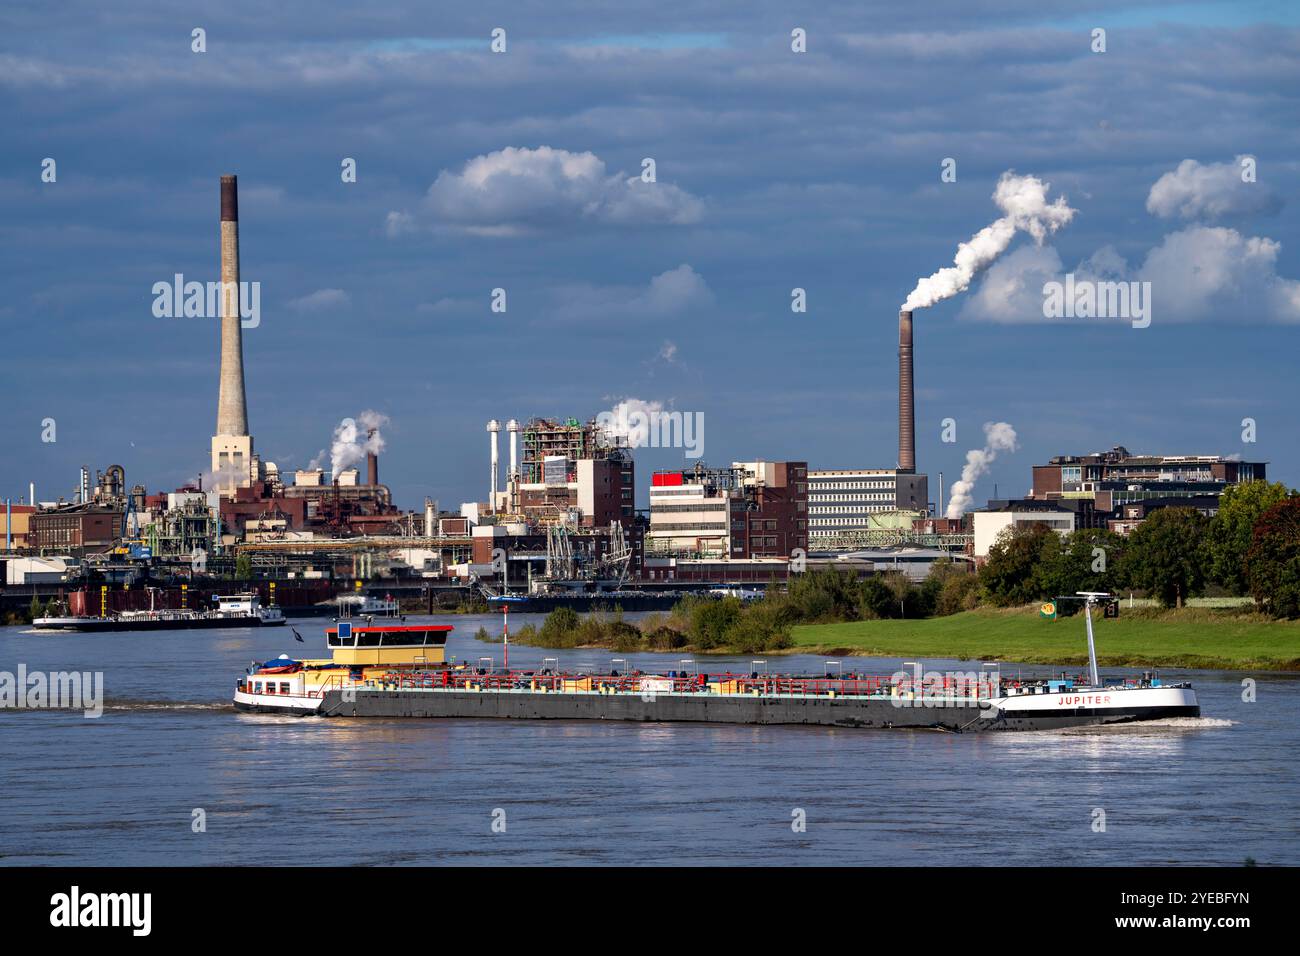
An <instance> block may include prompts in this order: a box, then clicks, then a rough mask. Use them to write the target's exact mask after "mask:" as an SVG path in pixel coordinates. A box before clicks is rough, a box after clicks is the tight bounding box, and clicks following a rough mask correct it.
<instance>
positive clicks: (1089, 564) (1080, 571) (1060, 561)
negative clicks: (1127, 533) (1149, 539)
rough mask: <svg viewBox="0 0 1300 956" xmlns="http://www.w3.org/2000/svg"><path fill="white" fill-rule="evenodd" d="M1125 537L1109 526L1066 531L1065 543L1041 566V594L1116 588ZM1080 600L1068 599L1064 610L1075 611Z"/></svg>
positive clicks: (1073, 592) (1063, 607)
mask: <svg viewBox="0 0 1300 956" xmlns="http://www.w3.org/2000/svg"><path fill="white" fill-rule="evenodd" d="M1127 543H1128V542H1126V541H1125V540H1124V538H1123V537H1121V536H1120V535H1118V534H1116V533H1115V532H1113V531H1108V530H1107V529H1105V528H1079V529H1078V530H1077V531H1073V532H1071V533H1070V534H1068V535H1066V537H1065V540H1064V541H1063V542H1062V543H1061V547H1060V549H1059V550H1057V551H1056V552H1055V553H1051V554H1049V555H1048V556H1047V559H1046V560H1045V561H1044V563H1043V564H1042V566H1041V567H1040V568H1039V569H1038V581H1039V585H1040V587H1041V588H1042V593H1041V594H1040V595H1039V596H1040V597H1044V598H1050V597H1059V596H1061V595H1069V594H1075V593H1077V592H1079V591H1114V590H1115V589H1116V588H1117V587H1118V586H1119V571H1120V568H1121V567H1122V562H1123V555H1124V550H1125V546H1126V545H1127ZM1078 606H1079V605H1078V604H1077V602H1072V601H1067V602H1066V603H1065V604H1063V605H1062V606H1061V608H1060V611H1061V612H1062V613H1067V614H1068V613H1073V612H1074V611H1076V610H1077V609H1078Z"/></svg>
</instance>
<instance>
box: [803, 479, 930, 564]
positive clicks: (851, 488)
mask: <svg viewBox="0 0 1300 956" xmlns="http://www.w3.org/2000/svg"><path fill="white" fill-rule="evenodd" d="M929 492H930V489H929V479H928V478H927V477H926V476H925V475H918V474H915V473H913V472H906V471H902V470H900V469H897V468H846V469H813V470H812V471H809V472H808V538H809V540H810V542H811V543H812V545H813V547H816V545H817V541H818V539H826V538H835V537H839V536H842V535H845V534H850V533H852V532H855V531H865V530H868V529H869V528H871V527H873V526H874V525H875V521H874V520H873V518H872V517H871V516H872V515H878V514H880V513H882V512H889V511H910V512H917V513H922V514H926V513H928V512H929V507H930V506H929Z"/></svg>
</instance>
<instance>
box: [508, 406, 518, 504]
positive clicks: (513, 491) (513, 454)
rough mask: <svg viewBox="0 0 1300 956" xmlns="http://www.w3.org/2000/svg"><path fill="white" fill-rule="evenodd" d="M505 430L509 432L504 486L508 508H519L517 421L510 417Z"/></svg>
mask: <svg viewBox="0 0 1300 956" xmlns="http://www.w3.org/2000/svg"><path fill="white" fill-rule="evenodd" d="M506 431H508V432H509V433H510V470H509V471H508V472H506V488H507V490H508V491H509V492H510V510H511V511H517V510H518V508H519V505H518V502H517V501H516V497H517V496H518V494H519V490H518V489H519V432H520V431H521V429H520V427H519V422H517V421H515V419H513V418H512V419H510V421H508V422H506Z"/></svg>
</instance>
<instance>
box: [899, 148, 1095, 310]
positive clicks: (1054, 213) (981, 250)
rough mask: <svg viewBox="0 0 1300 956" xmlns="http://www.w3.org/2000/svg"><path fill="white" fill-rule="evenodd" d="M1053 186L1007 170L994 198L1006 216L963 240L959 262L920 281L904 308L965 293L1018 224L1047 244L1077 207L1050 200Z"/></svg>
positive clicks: (1062, 199)
mask: <svg viewBox="0 0 1300 956" xmlns="http://www.w3.org/2000/svg"><path fill="white" fill-rule="evenodd" d="M1050 188H1051V183H1045V182H1043V181H1042V180H1041V179H1039V178H1037V177H1036V176H1017V175H1016V174H1015V172H1014V171H1012V170H1007V171H1006V172H1005V173H1003V174H1002V178H1001V179H999V180H998V188H997V189H995V190H994V191H993V201H994V202H995V203H997V205H998V208H999V209H1001V210H1002V212H1003V213H1004V215H1003V216H1002V218H1001V219H998V220H995V221H994V222H993V223H991V224H990V225H987V226H985V227H984V228H983V229H981V230H980V231H979V232H977V233H975V235H974V236H972V237H971V239H970V241H969V242H963V243H961V244H960V245H958V246H957V255H956V256H954V257H953V262H954V263H955V265H952V266H949V267H948V268H946V269H940V270H939V271H938V272H936V273H935V274H934V275H932V276H929V277H928V278H924V279H921V280H919V281H918V282H917V283H916V288H915V289H913V290H912V294H911V295H909V296H908V297H907V301H906V302H904V303H903V309H904V310H912V309H924V308H927V307H929V306H932V305H934V304H935V303H936V302H940V301H942V300H944V299H947V298H950V297H952V296H954V295H956V294H957V293H959V292H965V291H966V289H967V288H969V287H970V284H971V280H972V279H974V278H975V277H976V276H977V275H979V274H980V273H981V272H983V271H984V270H985V269H986V268H988V266H989V265H990V264H991V263H992V262H993V260H994V259H996V258H997V257H998V256H1000V255H1002V253H1004V252H1006V250H1007V246H1009V245H1011V240H1012V239H1013V238H1014V237H1015V234H1016V230H1017V229H1019V230H1021V231H1022V232H1027V233H1029V234H1030V235H1031V236H1033V237H1034V241H1035V242H1036V243H1038V244H1039V245H1042V244H1043V240H1044V239H1046V238H1047V235H1048V233H1052V232H1056V230H1057V229H1059V228H1061V227H1062V226H1064V225H1065V224H1066V223H1068V222H1069V221H1070V220H1071V219H1073V218H1074V214H1075V212H1077V210H1074V209H1071V208H1070V207H1069V206H1068V205H1066V202H1065V197H1064V196H1058V197H1056V201H1055V202H1053V203H1048V201H1047V190H1048V189H1050Z"/></svg>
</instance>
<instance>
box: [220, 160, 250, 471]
mask: <svg viewBox="0 0 1300 956" xmlns="http://www.w3.org/2000/svg"><path fill="white" fill-rule="evenodd" d="M220 298H221V373H220V380H219V386H218V391H217V432H216V434H215V435H213V436H212V475H213V478H212V487H213V488H214V489H217V490H220V491H222V492H223V493H226V494H233V493H234V489H236V488H247V487H249V485H251V484H252V481H253V477H254V476H255V475H256V474H257V473H258V472H259V471H260V469H259V467H258V464H257V459H256V457H255V456H254V454H253V438H252V436H251V435H249V434H248V406H247V403H246V400H245V396H244V342H243V333H242V332H241V330H240V314H239V185H238V181H237V179H236V177H234V176H222V177H221V296H220Z"/></svg>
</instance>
